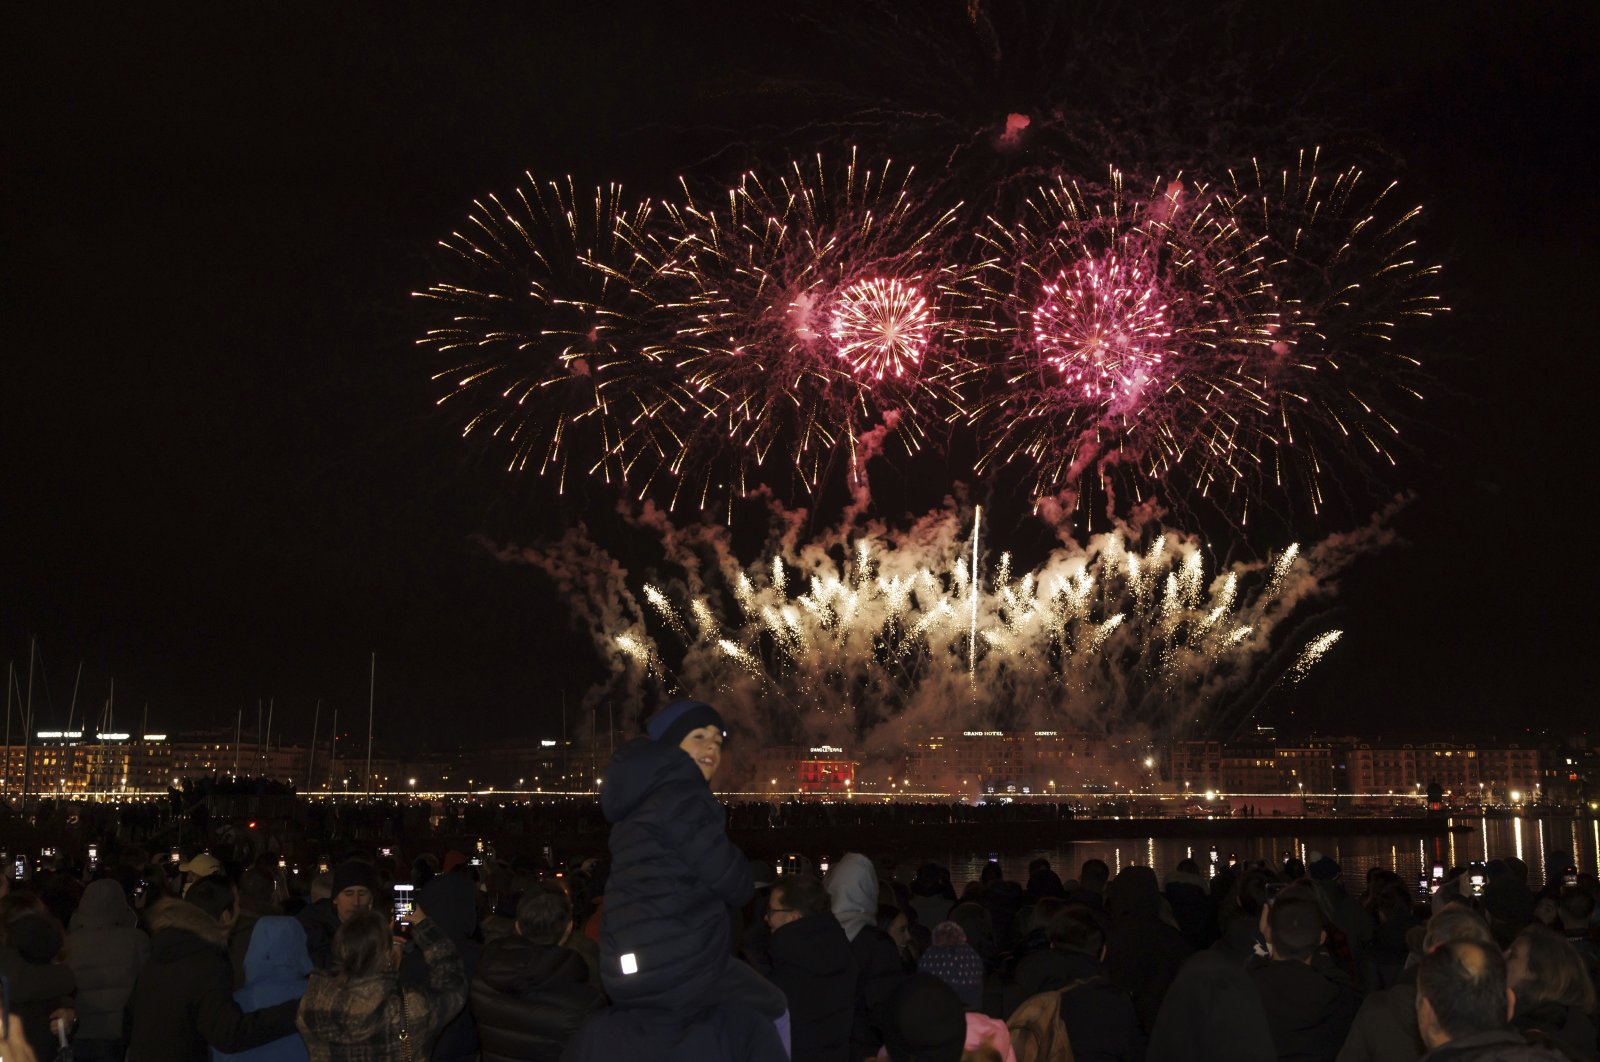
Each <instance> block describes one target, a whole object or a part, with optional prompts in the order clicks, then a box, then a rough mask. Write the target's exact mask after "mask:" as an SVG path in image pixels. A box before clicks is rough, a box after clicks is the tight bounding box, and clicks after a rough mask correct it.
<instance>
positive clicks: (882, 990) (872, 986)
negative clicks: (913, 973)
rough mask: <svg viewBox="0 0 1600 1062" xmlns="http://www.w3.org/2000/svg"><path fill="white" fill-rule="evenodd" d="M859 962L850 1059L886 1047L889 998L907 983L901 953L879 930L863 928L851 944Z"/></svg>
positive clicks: (852, 953)
mask: <svg viewBox="0 0 1600 1062" xmlns="http://www.w3.org/2000/svg"><path fill="white" fill-rule="evenodd" d="M850 954H851V955H853V956H854V957H855V961H856V1016H855V1020H854V1021H853V1022H852V1023H851V1030H850V1057H851V1058H852V1059H855V1058H866V1057H867V1056H868V1055H873V1054H876V1053H877V1051H878V1048H880V1047H882V1046H883V1030H884V1029H885V1028H886V1027H887V1025H888V1022H889V997H890V996H892V995H894V990H895V989H897V988H899V987H900V985H901V983H902V982H903V981H905V979H906V972H905V967H903V966H902V965H901V964H900V950H899V949H898V948H896V947H895V946H894V940H893V939H892V938H891V937H890V936H889V934H887V933H885V932H884V931H883V930H881V929H879V928H878V927H877V926H863V927H862V928H861V931H860V932H858V933H857V934H856V938H855V939H854V940H852V941H851V942H850Z"/></svg>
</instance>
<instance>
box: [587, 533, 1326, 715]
mask: <svg viewBox="0 0 1600 1062" xmlns="http://www.w3.org/2000/svg"><path fill="white" fill-rule="evenodd" d="M971 515H972V514H968V518H963V517H962V516H961V515H960V514H958V513H956V512H954V511H952V510H946V511H942V512H938V513H934V514H930V515H929V516H927V517H925V518H924V519H923V520H922V521H921V522H920V523H919V524H918V525H917V526H915V527H913V528H912V529H910V530H909V531H907V532H905V533H903V534H894V533H889V532H885V531H883V530H882V529H881V528H880V529H876V530H869V531H867V532H866V533H864V534H863V535H862V536H861V537H859V538H857V539H855V540H854V541H844V540H840V541H838V542H835V543H834V544H833V545H831V546H830V545H828V544H825V543H817V544H814V545H810V546H802V547H798V548H791V549H790V550H787V551H785V552H782V553H775V554H774V555H773V556H772V557H770V558H765V559H763V560H761V561H760V562H758V563H757V564H755V565H753V566H749V567H746V566H745V565H742V564H740V563H739V562H738V561H737V560H736V559H734V558H733V556H732V554H731V553H730V552H728V551H727V550H726V549H725V548H721V547H716V546H715V545H714V542H715V541H716V539H715V536H713V537H712V538H710V539H707V538H706V537H705V536H704V535H701V536H698V537H697V543H698V544H697V545H696V547H695V549H694V554H695V556H697V557H700V558H702V559H703V558H704V557H705V556H706V554H707V547H708V545H712V548H711V550H710V552H711V553H712V554H714V555H715V556H716V557H717V558H718V560H717V563H715V564H713V565H710V566H706V565H704V564H703V563H701V562H695V563H694V564H692V565H690V566H689V567H686V568H685V571H686V573H688V574H687V578H686V579H684V580H681V581H679V580H674V581H672V582H669V583H667V584H665V586H666V588H665V589H663V588H662V587H660V586H657V585H653V584H648V585H646V586H645V587H644V588H643V594H644V597H645V599H646V603H645V607H641V606H640V604H639V603H633V604H628V605H625V606H624V608H623V609H622V611H621V612H620V613H619V614H618V616H617V617H616V621H615V623H614V625H613V626H611V627H610V628H609V629H601V630H597V631H596V632H595V636H596V639H597V641H599V642H600V643H601V647H602V649H603V651H604V652H605V653H606V655H607V656H608V657H610V658H611V659H613V661H614V662H615V664H616V666H617V667H618V668H619V676H620V677H621V678H622V680H623V681H625V682H626V683H628V684H630V685H632V686H635V687H637V685H638V683H640V682H643V681H644V680H646V679H647V678H648V679H650V680H651V681H659V682H661V683H662V684H663V685H664V686H665V687H666V691H665V692H668V693H675V692H689V691H693V692H694V693H695V695H697V696H713V695H714V696H715V697H716V698H717V702H718V704H719V705H721V706H723V708H724V710H725V711H729V712H733V713H736V714H739V715H741V716H743V717H744V718H745V721H746V723H747V724H748V725H752V726H755V727H757V728H759V730H760V732H762V733H764V734H767V735H770V736H772V737H773V738H774V739H775V740H784V741H789V740H802V739H820V738H823V737H825V736H828V735H830V734H831V735H833V736H839V735H841V734H844V733H849V734H851V735H852V736H854V737H858V738H859V737H865V736H868V735H869V734H870V733H871V732H872V731H873V730H874V729H876V728H878V727H880V726H885V725H890V724H892V725H893V726H894V727H897V728H900V729H905V728H913V727H916V726H920V725H924V724H928V725H931V724H933V723H934V722H935V721H936V720H937V719H939V718H945V717H948V716H950V715H952V714H955V715H959V716H960V718H961V719H962V720H964V721H965V722H966V723H967V724H968V725H978V723H980V722H982V723H984V724H985V725H988V724H993V725H996V726H1002V727H1009V728H1016V727H1022V728H1026V727H1028V726H1055V725H1072V726H1078V727H1090V728H1101V729H1105V730H1112V729H1117V730H1122V731H1126V730H1128V729H1130V728H1142V727H1150V728H1158V727H1161V728H1166V727H1180V728H1184V729H1206V728H1207V727H1209V726H1210V725H1212V724H1213V723H1216V722H1218V721H1219V720H1218V716H1219V712H1220V711H1221V710H1222V709H1223V708H1224V707H1227V708H1229V709H1231V708H1232V707H1233V705H1232V700H1234V699H1237V698H1238V697H1239V696H1241V695H1242V694H1243V693H1244V691H1246V690H1247V689H1248V688H1252V687H1255V686H1258V685H1259V684H1260V683H1261V679H1262V675H1261V672H1262V670H1263V664H1269V665H1270V661H1272V660H1275V659H1277V658H1278V657H1280V656H1283V655H1285V654H1292V653H1296V652H1297V650H1296V648H1295V647H1293V646H1290V647H1275V639H1274V636H1273V631H1274V629H1275V628H1276V627H1277V626H1278V624H1279V623H1280V622H1282V621H1283V620H1284V619H1286V618H1288V617H1289V616H1290V615H1292V614H1293V613H1294V612H1295V611H1296V609H1297V608H1298V607H1299V605H1300V603H1301V602H1302V601H1303V600H1304V599H1305V598H1306V596H1307V595H1308V594H1311V593H1314V592H1315V580H1314V578H1313V576H1312V575H1311V573H1309V571H1308V568H1309V567H1310V566H1311V565H1310V564H1309V563H1308V562H1307V561H1306V560H1305V559H1304V558H1301V557H1299V554H1298V547H1291V549H1290V550H1288V551H1286V552H1285V553H1283V554H1282V555H1281V556H1280V557H1279V558H1278V560H1277V562H1276V563H1274V564H1270V565H1269V564H1259V565H1236V566H1234V567H1232V568H1230V569H1228V570H1227V571H1224V572H1216V573H1208V572H1207V571H1206V565H1205V563H1204V559H1203V557H1202V547H1201V545H1200V544H1199V543H1198V542H1196V541H1194V540H1192V539H1189V538H1187V537H1185V536H1181V535H1177V534H1173V533H1166V534H1162V535H1160V536H1158V537H1156V538H1154V539H1153V541H1151V542H1150V544H1149V545H1148V546H1147V547H1145V548H1143V549H1138V548H1135V547H1134V546H1133V545H1131V544H1130V542H1129V541H1128V539H1127V537H1126V533H1124V532H1120V531H1119V532H1114V533H1109V534H1104V535H1100V536H1096V537H1095V538H1093V539H1091V540H1090V541H1089V543H1088V544H1087V546H1085V547H1083V548H1079V547H1076V546H1071V547H1067V548H1063V549H1058V550H1057V551H1056V552H1055V553H1053V554H1052V555H1051V556H1050V557H1049V558H1048V559H1047V560H1046V561H1045V563H1043V564H1042V565H1040V566H1039V567H1037V568H1035V569H1033V570H1031V571H1027V572H1023V573H1021V574H1020V575H1019V574H1018V573H1015V572H1013V570H1012V560H1011V557H1010V556H1009V555H1008V554H1005V555H1002V556H1001V557H1000V558H999V560H998V561H997V562H995V563H992V564H988V565H984V564H983V563H982V561H981V560H980V564H979V566H974V565H973V564H972V563H971V559H972V558H973V557H974V556H975V555H976V556H979V557H980V558H981V553H980V551H979V550H978V542H977V540H976V539H975V538H974V537H973V530H974V524H975V520H973V519H971V518H970V517H971ZM686 615H687V616H690V617H693V622H692V623H691V622H686V621H685V619H684V617H685V616H686ZM651 628H654V630H655V633H654V634H653V635H652V634H650V633H648V631H649V630H650V629H651ZM1337 638H1338V632H1329V633H1328V634H1324V635H1322V636H1320V637H1318V638H1317V639H1316V640H1315V641H1313V642H1312V643H1311V644H1309V645H1307V646H1305V647H1304V648H1303V650H1299V651H1298V655H1297V656H1296V657H1295V659H1294V663H1293V665H1292V675H1291V676H1290V677H1291V678H1292V679H1293V680H1294V681H1299V680H1300V679H1302V678H1303V677H1304V676H1305V674H1306V673H1307V672H1308V671H1309V670H1310V668H1311V667H1312V665H1313V664H1315V662H1316V661H1317V660H1318V659H1320V658H1321V657H1322V655H1323V654H1324V653H1325V652H1326V651H1327V649H1328V648H1329V646H1331V645H1332V644H1333V642H1334V641H1335V640H1337ZM657 639H659V640H660V641H659V644H658V641H657ZM1281 640H1282V639H1281V637H1280V638H1278V639H1276V641H1281ZM663 661H670V662H671V663H663Z"/></svg>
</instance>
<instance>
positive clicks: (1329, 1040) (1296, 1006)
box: [1246, 959, 1361, 1062]
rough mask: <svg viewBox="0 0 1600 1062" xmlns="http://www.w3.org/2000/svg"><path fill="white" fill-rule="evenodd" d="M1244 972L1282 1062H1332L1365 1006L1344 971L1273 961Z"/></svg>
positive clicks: (1278, 960) (1327, 967)
mask: <svg viewBox="0 0 1600 1062" xmlns="http://www.w3.org/2000/svg"><path fill="white" fill-rule="evenodd" d="M1246 973H1248V974H1249V975H1250V980H1252V981H1254V982H1255V986H1256V990H1257V991H1258V992H1260V993H1261V1005H1262V1006H1263V1007H1264V1008H1265V1009H1266V1012H1267V1026H1268V1027H1269V1028H1270V1029H1271V1030H1272V1042H1273V1045H1274V1046H1276V1048H1277V1050H1278V1058H1279V1059H1280V1062H1334V1059H1335V1058H1337V1057H1338V1054H1339V1049H1340V1048H1342V1047H1343V1046H1344V1041H1345V1038H1346V1037H1347V1036H1348V1035H1349V1034H1350V1026H1351V1023H1352V1022H1354V1021H1355V1016H1356V1008H1357V1006H1358V1005H1359V1004H1360V1002H1361V1000H1360V997H1359V996H1358V995H1357V994H1356V990H1355V987H1354V986H1353V985H1352V984H1351V983H1350V979H1349V978H1348V977H1346V976H1345V974H1344V971H1342V970H1340V969H1338V968H1336V967H1335V966H1333V965H1332V964H1331V963H1328V964H1320V963H1319V964H1318V965H1314V966H1308V965H1306V964H1305V963H1303V962H1292V961H1289V960H1282V959H1269V960H1267V961H1264V962H1258V963H1255V964H1253V965H1252V966H1251V967H1250V968H1249V969H1248V970H1246Z"/></svg>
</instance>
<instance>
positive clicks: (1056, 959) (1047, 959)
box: [1001, 947, 1073, 1015]
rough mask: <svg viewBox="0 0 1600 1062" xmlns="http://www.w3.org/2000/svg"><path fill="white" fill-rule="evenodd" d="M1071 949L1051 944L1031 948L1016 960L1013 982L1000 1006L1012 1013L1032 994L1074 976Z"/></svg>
mask: <svg viewBox="0 0 1600 1062" xmlns="http://www.w3.org/2000/svg"><path fill="white" fill-rule="evenodd" d="M1072 968H1073V963H1072V961H1071V959H1069V958H1068V953H1067V952H1064V951H1056V950H1055V949H1053V948H1050V947H1044V948H1039V949H1037V950H1034V951H1030V952H1029V953H1028V954H1027V955H1024V956H1023V957H1022V958H1021V959H1019V960H1018V961H1017V968H1016V971H1015V973H1014V975H1013V977H1012V980H1011V983H1010V984H1009V985H1007V986H1006V988H1005V992H1004V995H1003V996H1002V997H1001V998H1002V1005H1001V1009H1002V1010H1004V1011H1005V1012H1006V1014H1007V1015H1010V1014H1011V1013H1012V1012H1013V1011H1015V1010H1016V1009H1017V1008H1018V1007H1020V1006H1022V1004H1023V1003H1024V1002H1025V1001H1026V1000H1028V999H1029V998H1030V997H1032V996H1036V995H1038V994H1039V993H1040V992H1048V991H1050V990H1052V989H1057V988H1060V987H1061V986H1062V985H1065V984H1066V983H1067V982H1068V981H1071V980H1073V977H1072V976H1071V973H1070V971H1071V970H1072Z"/></svg>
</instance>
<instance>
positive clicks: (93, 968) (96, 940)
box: [66, 878, 150, 1040]
mask: <svg viewBox="0 0 1600 1062" xmlns="http://www.w3.org/2000/svg"><path fill="white" fill-rule="evenodd" d="M149 957H150V938H149V937H147V936H145V934H144V931H143V930H141V929H140V928H139V916H138V915H136V914H134V913H133V908H131V907H129V906H128V898H127V895H126V894H125V893H124V892H123V891H122V886H121V885H120V884H118V883H117V882H115V881H113V880H111V879H110V878H101V879H100V880H99V881H92V882H90V883H89V887H88V888H86V889H84V890H83V899H82V900H80V901H79V902H78V909H77V911H75V912H73V915H72V921H71V923H70V925H69V930H68V933H67V954H66V961H67V965H68V966H70V967H72V973H73V976H74V977H75V978H77V982H78V996H77V1002H76V1004H75V1006H76V1007H77V1011H78V1032H77V1035H78V1038H79V1039H83V1040H121V1039H122V1038H123V1037H124V1036H125V1035H126V1032H125V1030H124V1029H123V1025H122V1023H123V1020H124V1017H125V1016H126V1010H127V1006H128V996H129V995H131V994H132V993H133V983H134V982H135V981H137V980H138V979H139V971H140V970H141V969H143V968H144V964H145V961H146V960H147V959H148V958H149Z"/></svg>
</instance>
